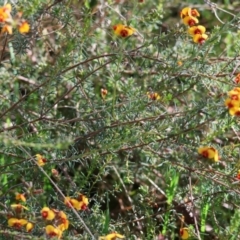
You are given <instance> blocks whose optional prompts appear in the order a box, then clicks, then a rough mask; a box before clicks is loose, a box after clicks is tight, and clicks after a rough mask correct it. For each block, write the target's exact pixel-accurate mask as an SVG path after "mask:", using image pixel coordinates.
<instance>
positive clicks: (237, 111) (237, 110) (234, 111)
mask: <svg viewBox="0 0 240 240" xmlns="http://www.w3.org/2000/svg"><path fill="white" fill-rule="evenodd" d="M229 113H230V115H232V116H236V117H240V107H233V108H229Z"/></svg>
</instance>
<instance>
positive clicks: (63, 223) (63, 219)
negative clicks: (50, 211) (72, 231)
mask: <svg viewBox="0 0 240 240" xmlns="http://www.w3.org/2000/svg"><path fill="white" fill-rule="evenodd" d="M57 218H58V221H59V223H60V224H59V225H58V228H59V229H60V230H61V231H65V230H67V229H68V227H69V221H68V219H67V215H66V214H65V213H64V212H63V211H60V212H59V213H58V215H57Z"/></svg>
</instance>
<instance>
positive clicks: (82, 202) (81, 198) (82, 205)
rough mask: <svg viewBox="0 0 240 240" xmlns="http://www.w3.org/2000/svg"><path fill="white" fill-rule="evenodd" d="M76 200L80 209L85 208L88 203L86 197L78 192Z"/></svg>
mask: <svg viewBox="0 0 240 240" xmlns="http://www.w3.org/2000/svg"><path fill="white" fill-rule="evenodd" d="M78 201H79V202H80V208H81V210H86V209H87V206H88V203H89V201H88V198H87V197H86V196H85V195H83V194H81V193H79V195H78Z"/></svg>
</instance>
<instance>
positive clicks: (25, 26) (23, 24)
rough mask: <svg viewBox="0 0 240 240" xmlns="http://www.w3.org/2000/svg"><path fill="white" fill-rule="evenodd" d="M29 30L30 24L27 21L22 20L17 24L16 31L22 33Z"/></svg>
mask: <svg viewBox="0 0 240 240" xmlns="http://www.w3.org/2000/svg"><path fill="white" fill-rule="evenodd" d="M29 30H30V25H29V24H28V22H27V21H22V22H21V23H20V25H19V26H18V31H19V32H20V33H22V34H24V33H28V32H29Z"/></svg>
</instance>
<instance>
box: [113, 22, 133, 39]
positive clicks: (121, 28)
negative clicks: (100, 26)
mask: <svg viewBox="0 0 240 240" xmlns="http://www.w3.org/2000/svg"><path fill="white" fill-rule="evenodd" d="M113 31H114V33H115V34H116V35H117V36H120V37H123V38H125V37H128V36H131V35H133V33H134V32H136V29H134V28H132V27H129V26H126V25H123V24H117V25H114V26H113Z"/></svg>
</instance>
